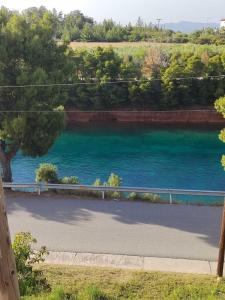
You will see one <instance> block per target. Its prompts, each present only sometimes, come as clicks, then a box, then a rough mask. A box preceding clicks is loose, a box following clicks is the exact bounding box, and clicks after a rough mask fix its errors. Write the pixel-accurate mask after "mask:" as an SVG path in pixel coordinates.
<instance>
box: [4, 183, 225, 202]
mask: <svg viewBox="0 0 225 300" xmlns="http://www.w3.org/2000/svg"><path fill="white" fill-rule="evenodd" d="M3 187H4V188H11V189H13V190H21V189H22V190H24V189H28V190H34V191H37V193H38V194H39V195H40V194H41V192H43V191H47V190H75V191H92V192H101V194H102V198H103V199H104V198H105V192H124V193H138V194H143V193H150V194H164V195H165V194H167V195H169V202H170V204H172V203H173V197H172V196H173V195H189V196H208V197H223V198H225V191H206V190H182V189H160V188H143V187H111V186H93V185H77V184H50V183H6V182H4V183H3Z"/></svg>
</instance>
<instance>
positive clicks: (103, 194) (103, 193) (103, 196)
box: [102, 191, 105, 199]
mask: <svg viewBox="0 0 225 300" xmlns="http://www.w3.org/2000/svg"><path fill="white" fill-rule="evenodd" d="M102 199H105V192H104V191H103V192H102Z"/></svg>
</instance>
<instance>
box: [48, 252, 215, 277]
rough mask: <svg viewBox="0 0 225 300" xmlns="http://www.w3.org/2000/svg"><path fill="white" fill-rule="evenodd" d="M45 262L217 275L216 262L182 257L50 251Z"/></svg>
mask: <svg viewBox="0 0 225 300" xmlns="http://www.w3.org/2000/svg"><path fill="white" fill-rule="evenodd" d="M45 263H47V264H57V265H70V266H86V267H109V268H120V269H132V270H142V271H159V272H175V273H191V274H206V275H216V262H212V261H203V260H191V259H180V258H177V259H176V258H159V257H144V256H130V255H114V254H94V253H76V252H54V251H50V252H49V255H48V256H47V257H46V260H45Z"/></svg>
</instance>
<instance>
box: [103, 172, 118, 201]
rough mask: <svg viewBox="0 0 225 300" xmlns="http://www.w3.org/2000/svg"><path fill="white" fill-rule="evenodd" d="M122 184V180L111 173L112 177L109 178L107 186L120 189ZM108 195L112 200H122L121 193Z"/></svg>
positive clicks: (109, 193)
mask: <svg viewBox="0 0 225 300" xmlns="http://www.w3.org/2000/svg"><path fill="white" fill-rule="evenodd" d="M121 184H122V178H120V177H119V176H118V175H116V174H114V173H111V175H110V176H109V178H108V181H107V183H106V185H108V186H111V187H119V186H120V185H121ZM107 195H108V196H109V197H112V198H120V197H121V193H119V192H108V193H107Z"/></svg>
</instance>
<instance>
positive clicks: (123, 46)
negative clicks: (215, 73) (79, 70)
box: [70, 42, 225, 60]
mask: <svg viewBox="0 0 225 300" xmlns="http://www.w3.org/2000/svg"><path fill="white" fill-rule="evenodd" d="M70 46H71V47H72V49H85V48H86V49H90V50H91V49H95V48H96V47H98V46H100V47H109V46H112V47H113V48H114V49H115V51H116V52H117V53H118V54H119V55H120V56H122V57H124V56H126V55H132V56H133V57H134V58H136V59H137V60H142V59H143V58H144V57H145V55H146V53H147V52H148V51H149V49H151V48H157V49H160V50H164V51H165V52H167V53H169V54H171V53H173V52H195V53H202V52H205V51H208V52H212V53H223V52H224V51H225V45H219V46H216V45H197V44H191V43H187V44H167V43H151V42H121V43H108V42H105V43H103V42H72V43H70Z"/></svg>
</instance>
